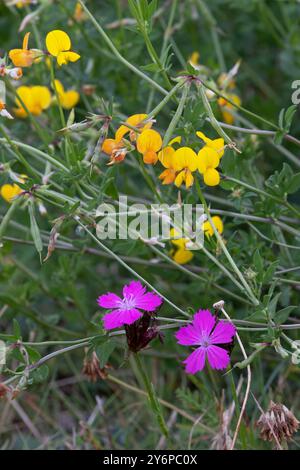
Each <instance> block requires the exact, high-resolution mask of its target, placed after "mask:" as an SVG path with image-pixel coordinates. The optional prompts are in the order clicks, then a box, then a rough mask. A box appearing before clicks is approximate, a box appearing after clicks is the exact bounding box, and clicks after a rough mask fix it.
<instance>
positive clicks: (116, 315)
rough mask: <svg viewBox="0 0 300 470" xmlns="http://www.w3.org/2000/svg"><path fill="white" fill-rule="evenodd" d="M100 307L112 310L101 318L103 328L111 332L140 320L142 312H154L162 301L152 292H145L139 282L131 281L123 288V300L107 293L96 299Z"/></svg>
mask: <svg viewBox="0 0 300 470" xmlns="http://www.w3.org/2000/svg"><path fill="white" fill-rule="evenodd" d="M97 302H98V304H99V305H100V307H103V308H106V309H112V312H110V313H107V314H106V315H104V317H103V321H104V328H105V329H106V330H112V329H113V328H119V327H120V326H123V325H131V324H132V323H134V322H135V321H136V320H138V319H139V318H141V316H142V315H143V312H141V310H144V311H146V312H155V310H156V309H157V308H158V307H160V305H161V304H162V299H161V298H160V297H159V296H158V295H156V294H153V293H152V292H146V288H145V287H143V286H142V284H141V283H140V282H139V281H132V282H131V283H130V284H128V285H126V286H124V287H123V298H122V299H121V298H120V297H119V296H118V295H116V294H113V293H111V292H108V293H107V294H104V295H100V297H98V299H97Z"/></svg>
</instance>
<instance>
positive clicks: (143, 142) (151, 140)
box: [136, 129, 162, 165]
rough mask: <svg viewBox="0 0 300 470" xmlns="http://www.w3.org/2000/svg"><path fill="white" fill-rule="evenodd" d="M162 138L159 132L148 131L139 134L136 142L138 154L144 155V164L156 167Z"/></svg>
mask: <svg viewBox="0 0 300 470" xmlns="http://www.w3.org/2000/svg"><path fill="white" fill-rule="evenodd" d="M161 146H162V138H161V136H160V134H159V133H158V132H157V131H154V130H152V129H146V130H145V131H143V132H142V133H141V134H139V136H138V138H137V142H136V148H137V150H138V152H140V153H141V154H142V155H143V160H144V163H147V164H150V165H154V164H155V163H156V162H157V160H158V155H157V152H158V151H159V150H160V149H161Z"/></svg>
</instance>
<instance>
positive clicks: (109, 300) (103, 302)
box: [97, 292, 122, 308]
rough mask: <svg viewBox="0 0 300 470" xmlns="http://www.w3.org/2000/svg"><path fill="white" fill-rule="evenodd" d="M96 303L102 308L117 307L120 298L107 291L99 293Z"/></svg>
mask: <svg viewBox="0 0 300 470" xmlns="http://www.w3.org/2000/svg"><path fill="white" fill-rule="evenodd" d="M97 302H98V305H100V307H103V308H118V307H119V306H120V302H122V300H121V299H120V297H119V296H118V295H116V294H113V293H112V292H108V293H107V294H104V295H100V297H98V299H97Z"/></svg>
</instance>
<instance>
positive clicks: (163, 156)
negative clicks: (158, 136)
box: [158, 137, 181, 184]
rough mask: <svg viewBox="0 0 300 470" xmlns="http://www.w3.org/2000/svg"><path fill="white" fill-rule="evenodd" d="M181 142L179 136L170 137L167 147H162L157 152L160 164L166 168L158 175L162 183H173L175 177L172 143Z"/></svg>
mask: <svg viewBox="0 0 300 470" xmlns="http://www.w3.org/2000/svg"><path fill="white" fill-rule="evenodd" d="M176 142H177V143H179V144H180V142H181V137H175V138H174V139H172V140H171V141H170V142H169V143H168V145H167V147H165V148H163V149H162V150H161V151H160V152H159V154H158V159H159V161H160V162H161V164H162V165H163V166H164V167H165V168H166V170H164V171H163V172H162V173H161V174H160V175H159V179H160V180H162V184H171V183H174V181H175V178H176V170H175V168H174V166H173V162H174V154H175V149H174V148H173V147H172V144H174V143H176Z"/></svg>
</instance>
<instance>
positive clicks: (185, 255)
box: [170, 228, 194, 264]
mask: <svg viewBox="0 0 300 470" xmlns="http://www.w3.org/2000/svg"><path fill="white" fill-rule="evenodd" d="M170 236H171V237H172V238H171V243H172V244H173V245H174V246H175V247H176V249H175V250H173V251H172V252H171V255H172V258H173V260H174V261H175V262H176V263H178V264H186V263H188V262H189V261H191V259H193V257H194V254H193V252H192V251H191V250H187V248H186V246H187V243H188V242H189V241H190V240H189V239H188V238H179V237H178V232H177V231H176V229H175V228H172V229H171V230H170ZM176 237H177V238H176Z"/></svg>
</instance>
